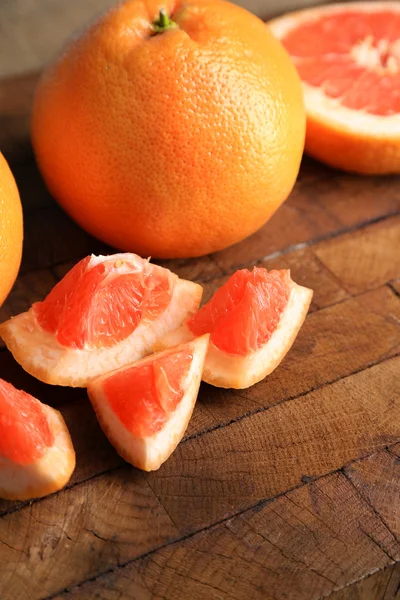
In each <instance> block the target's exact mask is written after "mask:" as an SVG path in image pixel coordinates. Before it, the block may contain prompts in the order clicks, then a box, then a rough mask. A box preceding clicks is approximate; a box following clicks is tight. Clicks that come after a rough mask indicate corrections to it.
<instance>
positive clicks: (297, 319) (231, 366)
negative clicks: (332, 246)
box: [154, 282, 313, 389]
mask: <svg viewBox="0 0 400 600" xmlns="http://www.w3.org/2000/svg"><path fill="white" fill-rule="evenodd" d="M312 295H313V292H312V290H309V289H308V288H305V287H302V286H299V285H297V284H296V283H294V282H291V289H290V295H289V299H288V303H287V305H286V307H285V309H284V311H283V313H282V316H281V319H280V321H279V323H278V325H277V327H276V329H275V331H274V332H273V334H272V335H271V337H270V339H269V340H268V341H267V342H266V343H265V344H264V345H263V346H262V347H261V348H260V349H259V350H256V351H255V352H252V353H251V354H248V355H246V356H240V355H236V354H228V353H227V352H224V351H222V350H219V349H218V348H217V347H216V346H215V345H214V344H213V343H212V341H210V343H209V346H208V352H207V358H206V362H205V366H204V373H203V381H206V382H207V383H210V384H212V385H215V386H217V387H223V388H236V389H244V388H247V387H250V386H251V385H254V384H255V383H257V382H258V381H261V380H262V379H264V377H266V376H267V375H269V374H270V373H272V371H273V370H274V369H276V367H277V366H278V365H279V363H280V362H281V361H282V359H283V358H284V356H285V355H286V353H287V352H288V350H289V349H290V347H291V346H292V344H293V342H294V340H295V338H296V335H297V333H298V331H299V329H300V327H301V326H302V324H303V321H304V319H305V317H306V314H307V311H308V308H309V306H310V302H311V299H312ZM193 337H194V336H193V333H192V332H191V331H190V330H189V328H188V327H187V326H186V325H185V324H184V325H182V326H181V327H180V328H179V329H178V330H177V331H173V332H171V333H169V334H167V335H165V336H164V337H163V338H161V339H160V340H159V341H158V342H157V343H156V345H155V347H154V349H163V348H170V347H172V346H175V345H176V344H180V343H182V342H184V341H188V340H190V339H192V338H193Z"/></svg>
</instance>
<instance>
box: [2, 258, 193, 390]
mask: <svg viewBox="0 0 400 600" xmlns="http://www.w3.org/2000/svg"><path fill="white" fill-rule="evenodd" d="M202 291H203V290H202V287H201V286H200V285H198V284H196V283H192V282H191V281H185V280H183V279H179V278H178V276H177V275H175V274H173V273H171V271H169V270H168V269H164V268H162V267H159V266H157V265H153V264H151V263H149V261H147V260H144V259H142V258H140V257H139V256H136V255H135V254H115V255H113V256H88V257H87V258H84V259H83V260H81V261H80V262H79V263H78V264H77V265H75V267H74V268H73V269H72V270H71V271H69V273H67V275H65V277H64V278H63V279H62V280H61V281H60V282H59V283H58V284H57V285H56V286H55V287H54V289H53V290H52V291H51V292H50V294H49V295H48V296H47V298H46V299H45V300H43V302H37V303H36V304H34V305H33V306H32V307H31V309H30V310H29V311H28V312H25V313H22V314H20V315H18V316H17V317H14V318H12V319H10V320H8V321H6V322H5V323H3V324H2V325H0V336H1V337H2V338H3V340H4V342H5V343H6V345H7V347H8V348H9V350H11V352H12V354H13V355H14V358H15V359H16V360H17V361H18V362H19V363H20V365H21V366H22V367H23V368H24V369H25V370H26V371H27V372H28V373H30V374H31V375H33V376H35V377H37V378H38V379H40V380H41V381H44V382H45V383H51V384H56V385H64V386H71V387H86V384H87V382H88V380H89V379H91V378H92V377H96V376H97V375H100V374H102V373H104V372H106V371H110V370H112V369H115V368H118V367H120V366H123V365H126V364H129V363H132V362H134V361H135V360H137V359H140V358H142V357H143V356H145V355H146V354H148V353H149V352H150V351H151V348H152V345H153V344H154V342H155V341H156V340H157V338H158V337H159V336H161V335H163V334H165V333H166V332H168V331H170V330H173V329H175V328H176V327H179V325H180V324H181V323H182V322H183V321H184V319H185V318H187V317H188V316H189V315H191V314H193V313H194V312H195V311H196V310H197V309H198V307H199V304H200V300H201V295H202Z"/></svg>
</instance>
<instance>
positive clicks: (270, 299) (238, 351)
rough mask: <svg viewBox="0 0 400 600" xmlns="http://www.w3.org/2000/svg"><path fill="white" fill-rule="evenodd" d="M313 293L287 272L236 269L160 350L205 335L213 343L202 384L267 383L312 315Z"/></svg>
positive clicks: (238, 385) (237, 385) (159, 345)
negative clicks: (306, 319) (263, 381)
mask: <svg viewBox="0 0 400 600" xmlns="http://www.w3.org/2000/svg"><path fill="white" fill-rule="evenodd" d="M312 294H313V292H312V290H309V289H308V288H305V287H301V286H299V285H297V284H296V283H295V282H294V281H292V280H291V279H290V273H289V271H287V270H282V271H269V272H268V271H267V270H266V269H262V268H257V267H255V268H254V270H253V271H248V270H247V269H243V270H240V271H236V273H234V274H233V275H232V276H231V277H230V278H229V279H228V281H227V282H226V283H225V284H224V285H223V286H222V287H221V288H220V289H219V290H217V292H216V293H215V294H214V296H213V297H212V298H211V300H209V302H207V304H205V305H204V306H202V308H200V310H199V311H198V312H197V313H196V314H195V315H193V316H192V317H189V318H188V319H187V320H186V321H185V323H184V324H183V325H182V326H181V327H180V328H179V329H178V330H177V331H173V332H170V333H168V334H166V335H165V336H164V337H162V338H161V339H160V340H158V342H156V344H155V345H154V349H155V350H159V349H163V348H168V347H172V346H175V345H176V344H179V343H182V342H185V341H188V340H190V339H192V338H193V337H196V336H198V335H201V334H204V333H210V334H211V335H210V343H209V347H208V353H207V358H206V363H205V367H204V373H203V381H206V382H207V383H211V384H212V385H215V386H218V387H224V388H237V389H243V388H247V387H250V386H251V385H253V384H255V383H257V382H258V381H261V379H264V377H266V375H269V374H270V373H271V372H272V371H273V370H274V369H275V368H276V367H277V366H278V365H279V363H280V362H281V360H282V359H283V357H284V356H285V354H286V353H287V352H288V350H289V349H290V347H291V346H292V344H293V342H294V340H295V338H296V335H297V333H298V331H299V329H300V327H301V326H302V324H303V321H304V319H305V316H306V314H307V311H308V308H309V305H310V302H311V298H312Z"/></svg>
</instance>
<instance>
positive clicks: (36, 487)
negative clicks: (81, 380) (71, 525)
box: [0, 405, 75, 500]
mask: <svg viewBox="0 0 400 600" xmlns="http://www.w3.org/2000/svg"><path fill="white" fill-rule="evenodd" d="M42 406H43V409H44V411H45V413H46V417H47V419H48V421H49V425H50V428H51V430H52V432H53V434H54V444H53V446H51V448H49V449H48V450H47V451H46V453H45V454H44V455H43V456H42V457H41V458H40V459H38V460H37V461H36V462H34V463H32V464H30V465H18V464H15V463H13V462H12V461H10V460H8V459H7V458H4V457H2V456H0V497H1V498H7V499H9V500H28V499H29V498H40V497H42V496H46V495H47V494H52V493H53V492H56V491H58V490H60V489H61V488H63V487H64V486H65V485H66V483H67V482H68V481H69V479H70V477H71V475H72V473H73V471H74V468H75V451H74V448H73V445H72V442H71V437H70V435H69V432H68V429H67V426H66V424H65V422H64V419H63V417H62V415H61V414H60V413H59V412H58V411H57V410H55V409H54V408H51V407H50V406H46V405H42Z"/></svg>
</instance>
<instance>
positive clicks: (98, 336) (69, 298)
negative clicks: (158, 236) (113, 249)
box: [33, 255, 173, 349]
mask: <svg viewBox="0 0 400 600" xmlns="http://www.w3.org/2000/svg"><path fill="white" fill-rule="evenodd" d="M121 256H122V255H121ZM172 287H173V281H172V274H171V273H170V272H169V271H167V270H166V269H161V268H159V267H156V266H154V265H151V264H150V263H149V262H148V261H147V260H144V259H141V258H140V257H138V256H135V255H129V256H128V255H126V257H124V258H112V257H111V258H105V259H102V260H101V262H100V259H99V258H96V257H87V258H84V259H83V260H81V261H80V262H79V263H78V264H77V265H75V267H74V268H73V269H72V270H71V271H70V272H69V273H68V274H67V275H66V276H65V277H64V278H63V279H62V281H60V282H59V283H58V284H57V285H56V286H55V287H54V289H53V290H52V291H51V292H50V294H49V295H48V296H47V298H46V299H45V300H44V301H43V302H38V303H36V304H34V305H33V311H34V314H35V316H36V319H37V320H38V322H39V324H40V326H41V327H42V328H43V329H44V330H45V331H48V332H50V333H53V334H55V336H56V339H57V340H58V342H59V343H60V344H61V345H63V346H67V347H71V348H80V349H82V348H108V347H111V346H113V345H114V344H115V343H116V342H120V341H121V340H124V339H125V338H127V337H128V336H129V335H131V334H132V333H133V331H134V330H135V329H136V327H137V326H138V324H139V322H140V321H141V320H142V319H155V318H157V317H158V316H159V315H160V314H161V313H162V312H163V311H164V310H165V308H166V307H167V306H168V304H169V301H170V299H171V294H172Z"/></svg>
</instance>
